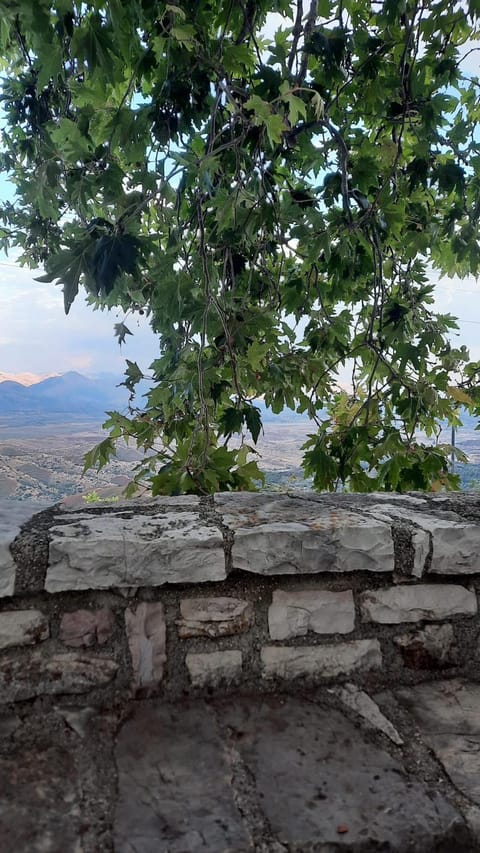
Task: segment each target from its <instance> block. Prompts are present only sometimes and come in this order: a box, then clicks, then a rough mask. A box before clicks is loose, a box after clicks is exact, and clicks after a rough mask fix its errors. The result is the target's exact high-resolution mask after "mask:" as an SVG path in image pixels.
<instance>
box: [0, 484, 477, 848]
mask: <svg viewBox="0 0 480 853" xmlns="http://www.w3.org/2000/svg"><path fill="white" fill-rule="evenodd" d="M32 512H33V507H27V506H23V505H22V506H21V507H20V506H19V505H18V504H13V505H12V504H9V503H8V502H3V503H2V504H0V839H1V840H0V849H1V851H2V853H103V851H105V853H109V852H110V851H115V853H197V851H205V853H207V851H208V853H227V851H229V853H234V851H237V853H240V851H242V853H243V851H245V852H246V851H262V853H287V851H297V853H308V851H319V853H320V852H321V853H333V851H355V852H356V853H369V852H370V851H372V853H378V852H379V851H396V853H407V851H418V853H433V851H438V853H440V852H441V853H456V851H458V853H473V851H479V850H480V677H479V661H480V649H479V632H480V622H479V618H478V594H479V592H480V496H475V495H459V496H455V497H453V498H452V497H447V496H437V497H425V496H421V495H407V496H402V497H398V496H395V495H393V496H392V495H390V496H386V495H373V496H346V495H345V496H343V495H337V496H321V497H319V496H309V495H303V494H302V495H300V494H292V495H282V496H272V495H251V494H248V495H247V494H241V495H218V496H215V498H212V499H210V498H209V499H202V500H198V499H194V498H193V499H192V498H172V499H156V500H146V501H136V502H128V503H127V502H125V503H122V504H109V505H107V504H105V505H99V506H95V507H88V508H85V507H79V508H77V509H66V508H65V507H62V506H56V507H53V508H50V509H47V510H44V511H42V512H41V513H39V514H37V515H35V516H33V517H32Z"/></svg>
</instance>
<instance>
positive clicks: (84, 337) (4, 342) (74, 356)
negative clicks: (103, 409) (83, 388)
mask: <svg viewBox="0 0 480 853" xmlns="http://www.w3.org/2000/svg"><path fill="white" fill-rule="evenodd" d="M36 274H37V273H35V272H32V271H31V270H27V269H22V268H21V267H16V266H14V265H11V264H10V263H8V264H7V263H3V262H0V318H1V321H0V371H3V372H6V373H9V372H10V373H19V372H27V371H30V372H33V373H36V374H40V373H41V374H43V373H52V372H57V371H58V372H64V371H66V370H80V371H81V372H85V373H100V372H114V373H117V374H121V373H123V371H124V369H125V358H129V359H130V360H131V361H138V362H139V364H140V366H141V367H142V368H143V369H146V368H147V367H148V365H149V364H150V363H151V362H152V361H153V359H154V358H155V357H156V356H157V353H158V340H157V339H156V337H155V335H154V334H153V332H152V331H151V329H150V327H149V326H148V322H146V321H145V319H144V318H139V321H140V322H138V323H137V322H136V320H134V321H133V322H131V323H130V326H129V327H130V328H131V331H132V332H133V333H134V334H133V336H132V337H129V339H128V343H127V345H126V346H124V347H122V350H120V347H119V346H118V343H117V341H116V339H115V338H114V336H113V324H114V323H115V322H118V320H119V319H123V314H122V312H120V311H111V312H108V311H94V310H93V309H92V307H91V306H89V305H87V303H86V301H85V298H84V297H83V296H79V298H78V299H77V300H76V301H75V303H74V305H73V306H72V308H71V310H70V314H69V315H68V317H66V316H65V313H64V310H63V295H62V291H61V288H60V287H55V285H52V284H44V283H41V282H36V281H34V276H35V275H36Z"/></svg>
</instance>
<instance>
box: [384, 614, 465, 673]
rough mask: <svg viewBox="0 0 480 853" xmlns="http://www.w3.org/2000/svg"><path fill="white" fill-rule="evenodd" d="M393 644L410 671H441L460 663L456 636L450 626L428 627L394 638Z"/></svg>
mask: <svg viewBox="0 0 480 853" xmlns="http://www.w3.org/2000/svg"><path fill="white" fill-rule="evenodd" d="M393 642H394V643H395V645H396V646H397V647H398V648H399V650H400V653H401V655H402V658H403V662H404V664H405V666H407V667H408V668H409V669H439V668H442V667H446V666H453V665H454V664H456V663H457V662H458V652H457V649H456V647H455V636H454V632H453V628H452V626H451V625H450V624H447V625H426V626H425V628H424V629H423V630H421V631H413V632H409V633H408V634H400V635H399V636H397V637H394V638H393Z"/></svg>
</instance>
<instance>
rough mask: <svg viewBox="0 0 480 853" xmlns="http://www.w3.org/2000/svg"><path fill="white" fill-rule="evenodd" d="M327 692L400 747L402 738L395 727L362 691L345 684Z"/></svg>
mask: <svg viewBox="0 0 480 853" xmlns="http://www.w3.org/2000/svg"><path fill="white" fill-rule="evenodd" d="M329 692H330V693H332V694H333V695H334V696H338V698H339V699H340V701H341V702H343V704H344V705H346V707H347V708H350V709H351V710H352V711H355V713H356V714H358V715H359V717H361V718H362V719H363V720H365V721H366V722H367V723H368V724H369V725H370V726H372V728H374V729H378V731H381V732H383V734H384V735H386V736H387V737H388V738H390V740H391V741H392V743H395V744H396V745H397V746H402V744H403V738H401V737H400V735H399V733H398V732H397V730H396V728H395V726H394V725H392V723H391V722H390V720H388V719H387V717H386V716H385V715H384V714H382V712H381V710H380V708H379V707H378V705H377V703H376V702H374V701H373V699H372V698H371V697H370V696H369V695H368V693H365V691H364V690H360V688H359V687H357V686H356V685H355V684H345V685H344V686H343V687H334V688H333V689H332V690H330V691H329Z"/></svg>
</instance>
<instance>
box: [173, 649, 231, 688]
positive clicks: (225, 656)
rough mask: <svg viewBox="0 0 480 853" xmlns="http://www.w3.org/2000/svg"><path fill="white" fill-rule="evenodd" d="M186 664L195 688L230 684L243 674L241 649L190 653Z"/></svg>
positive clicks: (186, 658)
mask: <svg viewBox="0 0 480 853" xmlns="http://www.w3.org/2000/svg"><path fill="white" fill-rule="evenodd" d="M185 664H186V666H187V669H188V672H189V674H190V679H191V682H192V684H193V686H194V687H205V686H207V685H211V686H216V685H218V684H220V683H221V682H226V683H230V682H232V681H235V680H236V679H238V678H239V677H240V676H241V674H242V653H241V651H240V650H239V649H229V650H226V651H221V652H205V653H198V654H197V653H194V652H189V653H188V654H187V655H186V657H185Z"/></svg>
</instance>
